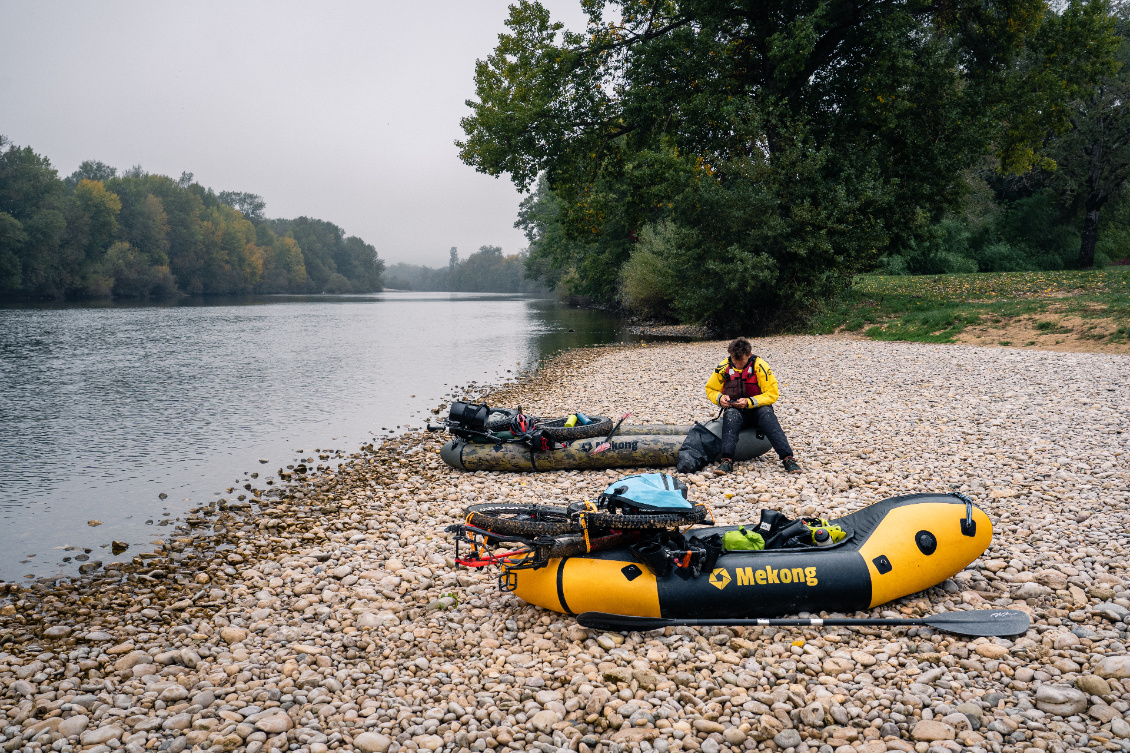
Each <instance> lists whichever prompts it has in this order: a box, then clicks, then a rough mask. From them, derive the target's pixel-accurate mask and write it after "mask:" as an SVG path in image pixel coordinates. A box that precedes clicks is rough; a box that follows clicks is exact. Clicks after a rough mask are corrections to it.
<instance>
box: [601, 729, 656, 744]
mask: <svg viewBox="0 0 1130 753" xmlns="http://www.w3.org/2000/svg"><path fill="white" fill-rule="evenodd" d="M657 737H659V730H657V729H654V728H648V727H627V728H626V729H622V730H620V731H618V732H616V733H615V734H614V735H612V741H613V742H615V743H620V744H624V743H627V744H629V745H631V744H633V743H634V744H636V745H638V744H639V743H642V742H643V741H644V740H647V741H651V740H654V739H655V738H657Z"/></svg>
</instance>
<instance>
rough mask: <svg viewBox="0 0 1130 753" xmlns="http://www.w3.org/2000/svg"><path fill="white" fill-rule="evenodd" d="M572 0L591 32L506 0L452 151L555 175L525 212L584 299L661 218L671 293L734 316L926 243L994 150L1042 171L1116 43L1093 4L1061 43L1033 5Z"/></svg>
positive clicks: (529, 173)
mask: <svg viewBox="0 0 1130 753" xmlns="http://www.w3.org/2000/svg"><path fill="white" fill-rule="evenodd" d="M582 5H583V6H584V7H585V10H586V11H587V13H588V17H589V23H588V27H587V29H586V30H585V32H583V33H567V32H563V29H562V26H561V24H559V23H555V22H553V21H552V20H551V19H550V16H549V14H548V12H547V11H546V10H545V8H544V7H542V6H541V5H540V4H539V3H538V2H535V1H533V0H522V1H521V2H519V3H518V4H516V5H513V6H511V13H510V17H509V19H508V20H507V25H508V27H509V29H510V31H509V33H506V34H502V35H500V37H499V44H498V47H497V48H496V49H495V51H494V53H493V54H492V55H490V56H489V57H488V58H486V59H485V60H481V61H479V63H478V64H477V66H476V70H475V80H476V94H477V100H473V101H469V102H468V105H469V106H470V107H471V109H472V114H471V115H469V116H468V117H466V118H464V120H463V122H462V125H463V129H464V131H465V133H466V134H467V136H466V138H465V139H464V140H463V141H461V142H459V147H460V149H461V157H462V158H463V160H464V161H465V162H467V163H468V164H471V165H473V166H475V167H476V168H477V169H479V170H481V171H483V172H486V173H489V174H493V175H499V174H502V173H508V174H509V175H510V176H511V178H512V179H513V181H514V182H515V183H516V184H517V185H518V186H519V187H522V188H527V187H529V186H530V184H531V183H532V182H533V181H534V180H535V179H536V178H537V177H538V176H539V175H543V176H544V177H545V179H546V181H547V188H548V189H549V192H550V193H552V197H553V198H552V202H551V206H546V207H544V208H541V209H539V210H537V211H535V208H534V207H533V206H530V205H527V206H525V207H524V208H523V218H522V221H523V222H524V223H525V224H527V226H529V223H530V222H534V223H536V222H538V221H542V220H544V219H545V217H546V216H547V215H550V214H552V215H553V217H554V220H553V221H554V222H556V223H558V224H559V225H560V226H561V228H563V230H564V234H563V236H564V237H557V238H554V239H552V241H551V242H549V243H543V242H542V241H543V240H544V238H543V237H542V236H536V238H535V240H536V242H535V243H534V244H533V246H532V248H531V264H532V265H534V268H537V265H541V266H542V268H547V267H552V268H556V270H557V276H558V277H560V278H561V279H565V280H567V281H568V282H569V284H570V285H571V287H572V289H574V290H575V291H577V292H584V293H586V294H588V295H593V296H594V297H597V298H603V299H606V300H607V299H611V298H612V297H613V296H614V295H615V293H616V289H617V283H618V278H619V275H620V274H621V270H622V268H623V267H624V265H625V263H627V262H628V261H629V259H630V258H631V256H632V254H633V253H634V252H635V251H636V250H637V247H638V245H639V244H638V241H639V239H640V238H641V231H642V230H643V229H644V228H645V227H647V226H649V225H657V224H658V223H662V224H663V227H664V233H663V236H664V237H665V238H666V239H667V240H666V242H664V243H662V244H660V246H661V249H660V250H661V251H662V254H663V255H662V258H659V261H660V263H661V264H662V265H663V267H664V270H663V272H664V274H663V275H661V277H662V278H663V279H666V280H668V281H669V285H670V286H671V290H670V297H671V301H672V306H673V307H674V308H675V309H676V311H677V313H678V314H679V315H680V316H682V317H683V318H686V319H695V320H702V321H708V322H710V323H713V324H714V325H716V326H718V327H719V328H722V329H737V328H741V327H745V326H750V325H753V326H756V325H758V324H764V323H766V322H767V321H769V320H772V319H774V318H776V317H779V316H780V315H781V314H782V313H795V312H798V311H803V310H804V309H805V308H806V307H809V306H811V305H812V303H813V302H814V301H816V300H819V299H822V298H825V297H827V296H830V295H834V294H835V293H836V292H837V291H839V290H841V289H843V287H844V286H845V285H846V284H848V282H849V281H850V277H851V275H852V274H853V273H855V272H857V271H859V270H861V269H863V268H865V267H867V266H869V265H870V264H872V263H873V262H874V259H875V258H876V257H877V256H878V255H880V254H882V253H883V252H885V251H886V250H887V249H889V248H892V247H898V246H900V245H902V244H906V243H908V242H910V241H912V240H913V239H915V238H919V237H921V236H923V235H925V234H928V233H929V231H930V228H931V226H932V224H933V222H934V221H935V220H936V219H938V218H939V217H940V216H941V214H942V213H943V212H944V211H945V210H946V209H948V208H950V207H952V206H954V205H955V204H956V203H957V201H958V200H959V199H960V198H961V196H962V193H963V192H964V190H965V185H966V184H965V182H964V181H963V180H962V179H961V171H962V169H963V168H965V167H967V166H968V165H970V164H972V163H974V162H976V161H978V160H980V159H982V158H983V156H984V154H985V153H986V152H987V151H989V150H990V149H995V151H996V153H997V154H998V156H999V157H1000V159H1001V160H1002V162H1003V164H1004V165H1005V166H1006V167H1007V168H1008V169H1011V170H1024V169H1027V168H1028V167H1029V166H1030V165H1032V164H1034V163H1035V162H1037V161H1038V160H1039V159H1040V156H1039V152H1038V146H1039V144H1040V143H1041V140H1042V139H1043V138H1044V136H1046V134H1047V133H1048V132H1049V131H1055V130H1057V129H1062V128H1063V127H1064V126H1065V123H1066V120H1065V109H1064V108H1063V107H1062V104H1063V103H1065V102H1066V101H1067V100H1068V99H1070V97H1071V96H1072V95H1073V94H1074V93H1075V92H1076V91H1078V90H1079V88H1080V87H1081V86H1082V85H1084V84H1085V82H1086V81H1087V80H1088V77H1089V76H1090V77H1092V78H1093V75H1094V71H1095V70H1097V69H1098V68H1101V66H1102V65H1104V60H1105V59H1106V58H1105V56H1106V55H1107V54H1108V52H1109V45H1108V44H1107V43H1106V42H1105V41H1104V40H1105V39H1106V36H1109V32H1108V30H1107V28H1106V27H1105V26H1104V24H1105V23H1106V22H1105V19H1106V14H1105V5H1104V3H1103V0H1073V2H1072V3H1071V4H1069V6H1068V8H1067V10H1066V11H1064V14H1065V15H1067V16H1069V17H1070V18H1072V19H1073V20H1074V21H1075V22H1076V26H1075V27H1072V31H1073V34H1062V33H1061V34H1058V35H1055V37H1054V39H1051V40H1050V41H1049V40H1042V37H1041V33H1042V31H1041V30H1044V32H1043V33H1044V34H1047V33H1048V29H1050V28H1051V27H1050V25H1049V24H1048V20H1049V16H1055V17H1058V16H1057V14H1054V13H1050V12H1049V11H1048V9H1047V8H1046V6H1045V4H1044V3H1043V2H1042V0H1002V1H1001V2H994V3H983V2H981V0H956V1H948V2H944V3H939V2H931V1H927V0H802V2H782V1H781V0H769V1H768V2H765V1H759V2H749V1H748V0H743V1H740V2H739V1H738V0H721V1H720V0H617V1H616V2H613V3H611V7H612V9H613V11H614V13H611V14H606V13H605V10H606V8H607V5H608V4H606V3H604V2H598V0H584V1H583V2H582ZM1080 28H1085V30H1087V31H1088V32H1089V33H1090V34H1091V37H1087V35H1086V34H1082V35H1080V34H1078V33H1077V32H1078V31H1079V29H1080ZM1104 35H1105V36H1104ZM1040 44H1047V45H1049V50H1050V52H1049V54H1047V55H1043V56H1039V55H1032V54H1030V53H1031V50H1032V49H1034V48H1035V47H1037V46H1039V45H1040ZM1057 45H1058V47H1057ZM1057 52H1058V57H1057V56H1056V54H1054V53H1057ZM1026 56H1027V57H1026ZM1022 60H1028V61H1029V64H1028V65H1027V67H1022V66H1021V65H1020V62H1021V61H1022ZM1069 63H1070V64H1069ZM1053 84H1054V85H1053ZM1033 89H1039V91H1036V92H1034V93H1033V91H1032V90H1033ZM1018 92H1024V96H1019V95H1018ZM1037 105H1038V106H1037ZM543 197H544V195H543ZM541 200H542V199H541V198H539V199H535V201H538V202H540V201H541ZM652 235H653V236H654V235H655V234H652ZM652 252H654V250H653V251H652ZM547 279H552V276H551V275H547Z"/></svg>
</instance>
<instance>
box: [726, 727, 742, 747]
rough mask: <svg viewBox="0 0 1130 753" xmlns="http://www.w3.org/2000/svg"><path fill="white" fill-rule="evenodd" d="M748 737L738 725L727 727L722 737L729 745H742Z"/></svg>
mask: <svg viewBox="0 0 1130 753" xmlns="http://www.w3.org/2000/svg"><path fill="white" fill-rule="evenodd" d="M746 737H747V736H746V733H744V732H742V731H741V730H740V729H738V728H737V727H727V728H726V730H725V732H723V733H722V739H723V740H725V741H726V744H727V745H742V744H743V743H744V742H745V741H746Z"/></svg>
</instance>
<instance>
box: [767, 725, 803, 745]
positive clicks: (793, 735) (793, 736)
mask: <svg viewBox="0 0 1130 753" xmlns="http://www.w3.org/2000/svg"><path fill="white" fill-rule="evenodd" d="M773 742H775V743H777V746H778V747H781V748H795V747H796V746H798V745H800V733H799V732H797V731H796V730H795V729H786V730H781V731H780V732H778V733H777V734H776V735H774V736H773Z"/></svg>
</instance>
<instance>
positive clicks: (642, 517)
mask: <svg viewBox="0 0 1130 753" xmlns="http://www.w3.org/2000/svg"><path fill="white" fill-rule="evenodd" d="M708 518H710V511H709V510H708V509H707V507H706V506H705V505H702V504H692V503H691V502H689V501H688V500H687V487H686V485H685V484H684V483H683V482H681V481H679V480H678V479H675V478H673V477H671V476H668V475H667V474H665V473H648V474H636V475H633V476H628V477H626V478H623V479H620V480H619V481H617V482H616V483H614V484H612V485H611V486H609V487H608V488H607V489H606V490H605V491H604V492H603V493H602V494H600V496H599V497H597V500H596V502H595V503H593V502H589V501H587V500H586V501H585V502H575V503H573V504H570V505H568V506H565V507H556V506H552V505H536V504H481V505H471V506H470V507H468V508H467V510H466V520H465V522H464V523H460V524H456V525H453V526H449V527H448V528H447V530H448V531H449V532H451V533H454V534H455V535H456V536H455V546H456V557H455V559H456V562H458V563H459V564H461V565H465V566H467V567H485V566H487V565H500V566H501V567H502V575H501V576H500V580H499V586H500V587H501V588H502V589H503V590H511V589H510V588H509V587H508V585H509V584H510V582H511V581H510V578H509V576H508V573H509V572H510V571H512V570H521V569H529V568H539V567H544V566H545V565H546V564H548V562H549V561H550V560H551V559H556V558H561V557H574V556H578V555H582V554H588V553H590V552H594V551H599V550H602V549H610V548H613V547H617V546H626V545H631V544H636V543H639V542H641V541H643V540H644V539H645V538H647V537H653V536H655V535H656V534H663V535H664V536H663V537H664V540H673V539H674V538H678V537H681V535H680V534H679V533H678V529H679V528H682V527H690V526H693V525H696V524H699V523H702V522H704V521H707V520H708ZM710 522H713V521H712V520H711V521H710ZM509 543H518V544H521V545H522V548H519V549H515V550H513V551H507V552H502V553H492V550H494V549H497V548H498V547H500V546H501V545H503V544H509ZM465 546H469V547H470V548H471V553H470V554H469V555H465V554H464V553H463V551H462V549H461V547H465ZM704 557H705V554H702V555H700V554H696V553H695V552H693V551H690V549H688V550H687V553H686V555H685V557H684V560H685V565H686V566H687V567H691V566H692V563H695V564H700V563H701V561H703V559H704Z"/></svg>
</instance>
